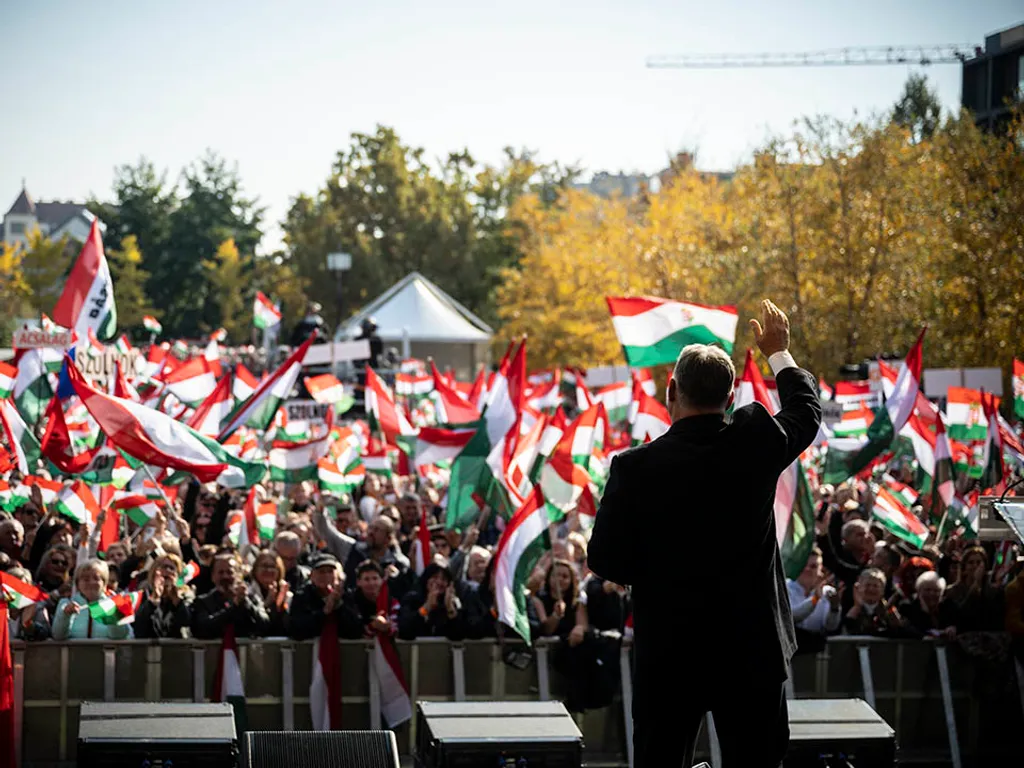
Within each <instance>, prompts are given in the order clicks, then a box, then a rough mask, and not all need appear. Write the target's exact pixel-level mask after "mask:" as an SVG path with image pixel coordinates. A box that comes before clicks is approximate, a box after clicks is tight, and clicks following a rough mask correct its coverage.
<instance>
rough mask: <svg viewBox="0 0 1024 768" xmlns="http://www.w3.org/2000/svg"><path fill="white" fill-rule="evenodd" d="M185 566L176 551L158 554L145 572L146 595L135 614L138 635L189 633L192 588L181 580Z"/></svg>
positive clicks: (180, 634) (178, 635)
mask: <svg viewBox="0 0 1024 768" xmlns="http://www.w3.org/2000/svg"><path fill="white" fill-rule="evenodd" d="M182 570H183V566H182V562H181V558H180V557H178V556H177V555H174V554H169V553H168V554H163V555H160V556H158V557H157V558H156V559H155V560H154V561H153V563H152V565H150V566H149V571H148V573H147V575H146V599H145V600H143V602H142V605H140V606H139V610H138V611H137V612H136V614H135V636H136V637H140V638H151V637H173V638H182V637H188V632H189V626H190V624H191V623H192V600H193V595H192V590H191V589H189V588H187V587H185V586H183V585H181V586H179V584H178V579H179V577H180V576H181V573H182Z"/></svg>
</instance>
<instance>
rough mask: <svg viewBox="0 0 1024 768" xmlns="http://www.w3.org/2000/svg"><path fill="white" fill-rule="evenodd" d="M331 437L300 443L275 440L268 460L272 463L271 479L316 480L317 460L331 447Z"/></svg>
mask: <svg viewBox="0 0 1024 768" xmlns="http://www.w3.org/2000/svg"><path fill="white" fill-rule="evenodd" d="M330 445H331V439H330V437H321V438H317V439H314V440H304V441H302V442H299V443H293V442H288V441H285V440H275V441H274V442H273V443H272V444H271V447H270V453H269V455H268V458H267V461H268V463H269V465H270V479H271V480H276V481H278V482H282V483H289V484H294V483H301V482H302V481H303V480H315V479H316V476H317V462H318V461H320V459H322V458H323V457H324V456H325V455H326V454H327V449H328V448H330Z"/></svg>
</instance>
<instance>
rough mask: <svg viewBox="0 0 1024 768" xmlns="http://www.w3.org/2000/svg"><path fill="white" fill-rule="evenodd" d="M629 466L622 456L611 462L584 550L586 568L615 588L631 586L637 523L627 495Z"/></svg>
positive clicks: (634, 576)
mask: <svg viewBox="0 0 1024 768" xmlns="http://www.w3.org/2000/svg"><path fill="white" fill-rule="evenodd" d="M628 466H629V465H628V464H626V463H624V462H623V457H622V456H616V457H615V458H613V459H612V464H611V468H610V469H609V472H608V483H607V484H606V485H605V489H604V496H602V497H601V506H600V508H599V509H598V510H597V518H596V519H595V521H594V530H593V533H592V534H591V537H590V545H589V546H588V548H587V565H588V566H589V567H590V570H592V571H593V572H594V573H596V574H597V575H599V576H600V577H601V578H603V579H607V580H608V581H613V582H615V583H616V584H622V585H626V584H633V583H634V580H635V578H636V566H635V563H634V557H635V555H634V553H635V546H634V541H633V537H634V536H635V535H636V528H637V526H636V520H635V518H634V519H632V520H631V519H630V515H629V508H628V499H627V491H626V475H627V472H628Z"/></svg>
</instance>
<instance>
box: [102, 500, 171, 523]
mask: <svg viewBox="0 0 1024 768" xmlns="http://www.w3.org/2000/svg"><path fill="white" fill-rule="evenodd" d="M162 506H163V504H162V502H161V501H160V500H158V499H152V498H150V497H149V496H145V495H142V494H136V493H133V494H129V495H126V496H122V497H121V498H119V499H115V500H114V503H113V505H112V507H113V508H114V509H117V510H120V511H122V512H124V513H125V514H126V515H128V519H129V520H131V521H132V522H133V523H135V524H136V525H137V526H139V527H140V528H141V527H143V526H144V525H146V523H148V522H149V521H150V520H152V519H154V518H155V517H156V513H157V512H159V511H160V507H162Z"/></svg>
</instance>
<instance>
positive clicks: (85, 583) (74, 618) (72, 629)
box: [53, 560, 131, 640]
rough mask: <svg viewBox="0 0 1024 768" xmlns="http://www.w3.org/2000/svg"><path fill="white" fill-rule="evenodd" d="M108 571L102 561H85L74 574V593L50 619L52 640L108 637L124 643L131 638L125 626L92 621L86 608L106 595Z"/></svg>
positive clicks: (129, 629) (129, 630)
mask: <svg viewBox="0 0 1024 768" xmlns="http://www.w3.org/2000/svg"><path fill="white" fill-rule="evenodd" d="M109 581H110V572H109V571H108V570H107V564H106V563H104V562H103V561H102V560H87V561H86V562H84V563H82V564H81V565H80V566H78V568H77V570H76V571H75V592H74V594H73V595H72V596H71V597H70V598H64V599H62V600H61V601H60V602H59V603H57V610H56V612H55V613H54V616H53V639H54V640H68V639H72V640H77V639H82V638H94V637H95V638H109V639H111V640H124V639H125V638H127V637H130V636H131V627H129V626H128V625H127V624H105V623H104V622H102V621H97V620H95V619H94V618H93V615H92V611H90V610H89V606H91V605H93V604H94V603H96V602H98V601H99V600H100V598H102V597H103V596H104V595H105V594H106V592H107V583H108V582H109Z"/></svg>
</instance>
